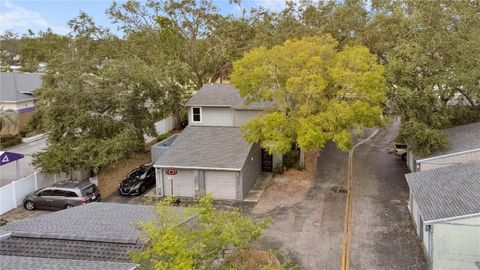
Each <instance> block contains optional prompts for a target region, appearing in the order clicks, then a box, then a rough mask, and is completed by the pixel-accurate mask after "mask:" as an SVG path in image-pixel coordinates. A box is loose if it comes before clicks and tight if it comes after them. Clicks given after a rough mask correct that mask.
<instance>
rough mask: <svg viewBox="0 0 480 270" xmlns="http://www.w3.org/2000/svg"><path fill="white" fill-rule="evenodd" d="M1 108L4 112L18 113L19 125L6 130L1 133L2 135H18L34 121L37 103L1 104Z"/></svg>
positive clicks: (31, 101)
mask: <svg viewBox="0 0 480 270" xmlns="http://www.w3.org/2000/svg"><path fill="white" fill-rule="evenodd" d="M0 106H2V107H3V109H4V110H12V111H14V112H16V113H17V125H16V127H11V128H5V129H4V130H2V131H1V134H17V133H18V132H19V131H21V130H22V129H23V128H25V127H26V126H27V124H28V122H29V121H30V119H32V116H33V112H34V111H35V101H33V100H30V101H20V102H0Z"/></svg>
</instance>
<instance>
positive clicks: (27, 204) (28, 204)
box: [23, 201, 35, 211]
mask: <svg viewBox="0 0 480 270" xmlns="http://www.w3.org/2000/svg"><path fill="white" fill-rule="evenodd" d="M23 206H24V207H25V209H27V210H28V211H33V210H34V209H35V204H34V203H33V202H32V201H26V202H25V203H24V204H23Z"/></svg>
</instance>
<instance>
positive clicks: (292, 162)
mask: <svg viewBox="0 0 480 270" xmlns="http://www.w3.org/2000/svg"><path fill="white" fill-rule="evenodd" d="M299 157H300V149H299V148H297V147H292V150H291V151H290V152H288V153H286V154H285V155H283V165H284V166H285V167H287V168H293V167H296V166H297V164H298V158H299Z"/></svg>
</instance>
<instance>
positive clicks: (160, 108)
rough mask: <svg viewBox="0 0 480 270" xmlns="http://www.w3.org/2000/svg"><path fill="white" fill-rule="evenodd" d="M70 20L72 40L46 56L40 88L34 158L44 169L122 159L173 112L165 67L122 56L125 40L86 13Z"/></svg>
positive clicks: (101, 164) (98, 165) (67, 169)
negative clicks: (43, 145) (44, 139)
mask: <svg viewBox="0 0 480 270" xmlns="http://www.w3.org/2000/svg"><path fill="white" fill-rule="evenodd" d="M69 24H70V26H71V28H72V31H74V32H75V35H73V36H72V39H71V44H72V45H71V47H70V48H69V50H67V51H65V52H63V53H62V52H59V53H58V54H57V55H56V56H55V57H53V58H51V59H50V60H49V62H48V66H47V71H46V73H45V74H44V76H43V87H42V88H41V89H40V91H39V93H38V97H39V99H38V111H37V114H38V115H39V119H40V128H41V129H43V130H45V131H46V133H47V134H48V149H47V150H46V151H44V152H41V153H39V154H37V155H36V156H35V157H34V162H35V164H36V165H38V166H39V167H41V169H42V170H43V171H44V172H48V173H58V172H70V171H71V170H73V169H76V168H81V167H87V168H93V169H100V168H102V167H105V166H109V165H111V164H113V163H115V162H117V161H118V160H121V159H123V158H125V157H128V156H130V155H131V154H132V153H134V152H136V151H140V150H142V149H143V148H144V134H148V135H151V136H155V135H156V133H155V130H154V128H153V125H154V123H155V122H156V121H158V120H160V119H162V118H164V117H166V116H168V115H170V113H171V109H170V108H169V107H167V106H165V104H168V102H169V100H170V99H171V98H172V97H171V96H173V95H171V94H170V93H171V86H172V85H170V79H171V78H172V76H171V75H170V74H169V73H167V71H168V70H165V69H161V68H158V66H152V65H151V64H149V63H147V62H146V61H144V60H143V59H140V58H138V57H135V56H134V55H128V54H127V55H124V54H122V50H123V46H124V43H123V42H121V41H118V39H117V38H116V37H113V36H112V35H111V34H110V33H109V32H108V31H107V30H105V29H103V28H101V27H98V26H96V25H95V23H94V21H93V20H92V19H91V18H90V17H89V16H88V15H86V14H84V13H81V14H80V16H79V17H77V18H76V19H74V20H72V21H70V23H69ZM120 55H121V57H120ZM168 66H169V67H172V65H168Z"/></svg>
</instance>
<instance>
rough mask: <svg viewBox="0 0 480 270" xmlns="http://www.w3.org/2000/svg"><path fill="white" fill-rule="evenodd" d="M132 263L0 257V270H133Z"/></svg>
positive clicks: (134, 266)
mask: <svg viewBox="0 0 480 270" xmlns="http://www.w3.org/2000/svg"><path fill="white" fill-rule="evenodd" d="M136 268H137V266H136V265H135V264H133V263H117V262H93V261H81V260H68V259H51V258H48V259H47V258H34V257H18V256H2V255H0V269H8V270H65V269H69V270H85V269H88V270H133V269H136Z"/></svg>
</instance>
